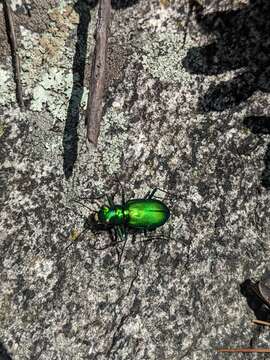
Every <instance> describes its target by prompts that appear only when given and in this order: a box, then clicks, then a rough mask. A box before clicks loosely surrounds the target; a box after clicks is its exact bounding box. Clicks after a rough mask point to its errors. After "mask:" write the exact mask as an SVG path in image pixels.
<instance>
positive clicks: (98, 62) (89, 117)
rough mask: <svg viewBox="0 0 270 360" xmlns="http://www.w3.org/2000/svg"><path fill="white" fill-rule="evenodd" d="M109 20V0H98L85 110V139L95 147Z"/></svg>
mask: <svg viewBox="0 0 270 360" xmlns="http://www.w3.org/2000/svg"><path fill="white" fill-rule="evenodd" d="M110 19H111V0H100V2H99V10H98V20H97V27H96V33H95V38H96V46H95V50H94V56H93V61H92V68H91V78H90V90H89V96H88V103H87V110H86V123H87V138H88V140H89V141H90V142H91V143H93V144H94V145H95V146H97V141H98V136H99V131H100V122H101V116H102V100H103V95H104V88H105V73H106V55H107V44H108V36H109V31H110Z"/></svg>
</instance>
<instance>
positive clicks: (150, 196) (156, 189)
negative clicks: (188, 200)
mask: <svg viewBox="0 0 270 360" xmlns="http://www.w3.org/2000/svg"><path fill="white" fill-rule="evenodd" d="M158 190H159V191H161V192H163V193H165V194H169V195H174V194H171V193H170V192H169V191H166V190H163V189H161V188H158V187H156V188H154V189H153V190H152V191H151V192H150V191H149V192H148V193H147V195H146V197H145V199H152V198H153V197H154V196H155V193H156V192H157V191H158ZM155 197H156V198H159V199H161V197H159V196H155Z"/></svg>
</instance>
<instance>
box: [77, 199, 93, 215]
mask: <svg viewBox="0 0 270 360" xmlns="http://www.w3.org/2000/svg"><path fill="white" fill-rule="evenodd" d="M73 201H74V202H76V203H77V204H79V205H81V206H83V207H85V208H87V209H88V210H89V211H91V212H94V213H97V212H98V211H97V210H94V209H91V208H90V207H89V206H87V205H85V204H83V203H81V202H80V201H78V200H75V199H74V200H73Z"/></svg>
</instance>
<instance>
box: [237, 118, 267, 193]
mask: <svg viewBox="0 0 270 360" xmlns="http://www.w3.org/2000/svg"><path fill="white" fill-rule="evenodd" d="M243 124H244V125H245V126H246V127H247V128H248V129H250V131H251V132H252V133H253V134H258V135H270V117H269V116H247V117H245V118H244V121H243ZM261 184H262V186H263V187H264V188H266V189H270V143H269V144H268V145H267V149H266V152H265V155H264V170H263V172H262V175H261Z"/></svg>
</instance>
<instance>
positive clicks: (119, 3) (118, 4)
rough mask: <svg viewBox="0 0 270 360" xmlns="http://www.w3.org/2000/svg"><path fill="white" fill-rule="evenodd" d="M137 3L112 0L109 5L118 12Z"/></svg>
mask: <svg viewBox="0 0 270 360" xmlns="http://www.w3.org/2000/svg"><path fill="white" fill-rule="evenodd" d="M138 2H139V0H112V2H111V4H112V8H113V9H114V10H120V9H125V8H127V7H130V6H133V5H135V4H137V3H138Z"/></svg>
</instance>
